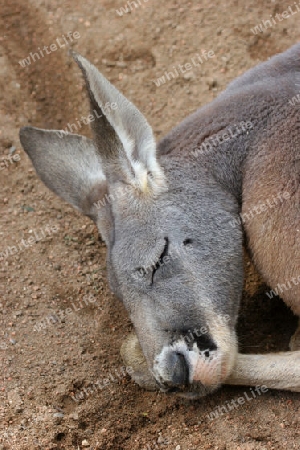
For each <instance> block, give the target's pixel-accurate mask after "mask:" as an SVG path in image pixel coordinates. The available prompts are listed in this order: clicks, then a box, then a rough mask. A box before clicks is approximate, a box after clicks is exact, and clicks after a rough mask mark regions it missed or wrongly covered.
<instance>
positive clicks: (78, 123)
mask: <svg viewBox="0 0 300 450" xmlns="http://www.w3.org/2000/svg"><path fill="white" fill-rule="evenodd" d="M117 108H118V105H117V103H115V102H111V103H110V102H106V103H105V105H104V107H103V112H104V113H105V111H107V110H109V109H112V110H116V109H117ZM101 117H103V114H98V112H97V111H96V109H94V110H93V111H92V113H91V114H89V115H88V116H81V117H80V119H78V118H77V117H76V119H75V122H72V123H68V124H67V126H66V127H65V129H64V130H59V131H57V132H56V134H57V135H58V137H60V138H61V139H62V138H63V137H64V136H67V135H68V134H70V133H78V131H79V130H80V129H81V127H82V124H84V125H89V124H90V123H91V122H94V121H95V120H96V119H100V118H101Z"/></svg>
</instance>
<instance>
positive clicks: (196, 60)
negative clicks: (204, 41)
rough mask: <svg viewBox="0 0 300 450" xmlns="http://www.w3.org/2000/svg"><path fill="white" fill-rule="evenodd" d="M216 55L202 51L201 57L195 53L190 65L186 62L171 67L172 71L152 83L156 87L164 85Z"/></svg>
mask: <svg viewBox="0 0 300 450" xmlns="http://www.w3.org/2000/svg"><path fill="white" fill-rule="evenodd" d="M215 56H216V55H215V53H214V51H213V50H209V51H208V52H207V51H206V50H202V53H201V55H199V53H197V54H196V55H195V56H193V57H192V58H191V63H190V62H187V63H185V64H177V65H176V66H173V69H174V70H173V71H172V70H171V71H169V72H168V71H166V72H165V73H164V75H163V76H161V77H159V78H157V79H156V80H153V83H154V84H155V85H156V87H159V86H161V85H162V84H165V83H166V82H167V81H170V80H172V79H174V78H178V77H179V76H180V75H183V74H185V73H187V72H189V71H191V70H192V69H193V67H200V66H201V65H202V64H203V63H204V62H205V61H208V60H209V59H211V58H214V57H215Z"/></svg>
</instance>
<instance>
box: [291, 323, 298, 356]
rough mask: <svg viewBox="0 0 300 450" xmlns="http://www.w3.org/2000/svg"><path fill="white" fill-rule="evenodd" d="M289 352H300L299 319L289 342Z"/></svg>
mask: <svg viewBox="0 0 300 450" xmlns="http://www.w3.org/2000/svg"><path fill="white" fill-rule="evenodd" d="M289 347H290V350H291V351H292V352H296V351H297V350H300V319H299V325H298V328H297V330H296V331H295V333H294V334H293V336H292V337H291V340H290V345H289Z"/></svg>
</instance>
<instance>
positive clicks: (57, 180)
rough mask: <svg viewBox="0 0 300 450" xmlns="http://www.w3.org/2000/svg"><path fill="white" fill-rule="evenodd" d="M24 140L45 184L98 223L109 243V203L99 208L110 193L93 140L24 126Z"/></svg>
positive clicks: (22, 132)
mask: <svg viewBox="0 0 300 450" xmlns="http://www.w3.org/2000/svg"><path fill="white" fill-rule="evenodd" d="M20 141H21V144H22V146H23V148H24V150H25V152H26V153H27V154H28V156H29V157H30V159H31V161H32V164H33V165H34V167H35V169H36V171H37V174H38V175H39V177H40V178H41V180H42V181H43V182H44V183H45V185H46V186H47V187H48V188H49V189H51V190H52V191H53V192H55V193H56V194H57V195H59V196H60V197H61V198H63V199H64V200H65V201H67V202H68V203H70V204H71V205H72V206H73V207H74V208H76V209H77V210H79V211H80V212H82V213H83V214H85V215H87V216H89V217H90V218H91V219H92V220H93V221H94V222H96V223H97V225H98V227H99V231H100V233H101V235H102V237H103V239H104V240H105V241H106V242H108V241H109V238H110V232H111V230H112V228H113V227H112V212H111V208H110V206H109V205H105V204H106V202H105V201H104V202H103V207H101V208H99V207H97V205H98V204H99V200H100V202H101V199H103V198H104V197H105V195H106V194H107V193H108V188H107V182H106V178H105V175H104V174H103V171H102V163H101V159H100V156H99V152H98V150H97V148H96V146H95V145H94V143H93V141H92V140H90V139H87V138H86V137H84V136H79V135H76V134H68V135H64V134H62V133H61V132H59V131H54V130H41V129H38V128H33V127H24V128H21V130H20Z"/></svg>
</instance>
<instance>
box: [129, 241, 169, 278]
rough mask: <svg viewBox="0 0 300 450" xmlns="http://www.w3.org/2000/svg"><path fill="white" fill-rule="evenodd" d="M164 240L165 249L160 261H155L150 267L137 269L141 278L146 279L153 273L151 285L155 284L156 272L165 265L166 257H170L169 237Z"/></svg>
mask: <svg viewBox="0 0 300 450" xmlns="http://www.w3.org/2000/svg"><path fill="white" fill-rule="evenodd" d="M164 240H165V245H164V249H163V251H162V254H161V255H160V257H159V258H158V260H157V261H153V263H152V264H150V265H149V266H144V267H139V268H138V269H136V272H137V273H138V275H139V278H141V277H144V276H145V275H147V274H148V273H149V274H150V273H151V285H152V284H153V281H154V275H155V273H156V271H157V270H158V269H159V268H160V266H162V265H163V264H164V263H165V261H164V258H165V257H166V256H168V251H169V239H168V238H167V237H165V238H164Z"/></svg>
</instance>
